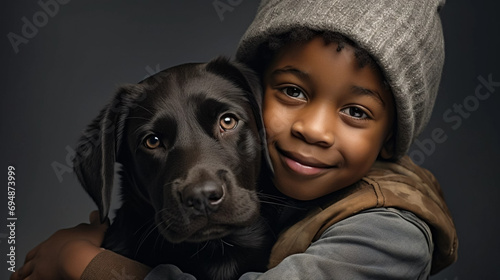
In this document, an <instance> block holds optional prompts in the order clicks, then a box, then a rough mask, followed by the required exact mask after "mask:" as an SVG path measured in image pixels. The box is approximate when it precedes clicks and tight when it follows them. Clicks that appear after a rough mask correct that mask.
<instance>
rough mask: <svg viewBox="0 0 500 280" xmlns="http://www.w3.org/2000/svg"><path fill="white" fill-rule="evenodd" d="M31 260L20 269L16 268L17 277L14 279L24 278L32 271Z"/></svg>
mask: <svg viewBox="0 0 500 280" xmlns="http://www.w3.org/2000/svg"><path fill="white" fill-rule="evenodd" d="M33 266H34V264H33V262H30V261H29V262H26V263H25V264H24V265H23V266H22V267H21V268H20V269H18V270H17V277H18V278H15V279H26V278H27V277H28V276H30V275H31V273H33Z"/></svg>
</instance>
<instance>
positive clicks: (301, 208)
mask: <svg viewBox="0 0 500 280" xmlns="http://www.w3.org/2000/svg"><path fill="white" fill-rule="evenodd" d="M260 203H262V204H269V205H276V206H283V207H286V208H291V209H296V210H306V208H303V207H297V206H293V205H290V204H286V203H278V202H272V201H264V200H261V201H260Z"/></svg>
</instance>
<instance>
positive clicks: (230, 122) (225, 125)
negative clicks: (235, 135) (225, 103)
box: [219, 114, 238, 132]
mask: <svg viewBox="0 0 500 280" xmlns="http://www.w3.org/2000/svg"><path fill="white" fill-rule="evenodd" d="M219 126H220V129H221V132H224V131H228V130H233V129H235V128H236V127H237V126H238V119H236V117H235V116H233V115H230V114H225V115H222V117H221V118H220V121H219Z"/></svg>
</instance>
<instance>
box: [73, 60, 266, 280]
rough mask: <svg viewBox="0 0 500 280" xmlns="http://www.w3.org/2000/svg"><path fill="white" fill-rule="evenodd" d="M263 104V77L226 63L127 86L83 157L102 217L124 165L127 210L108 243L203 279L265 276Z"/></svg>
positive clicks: (80, 169)
mask: <svg viewBox="0 0 500 280" xmlns="http://www.w3.org/2000/svg"><path fill="white" fill-rule="evenodd" d="M261 98H262V95H261V90H260V86H259V83H258V80H257V78H256V77H255V76H254V75H253V74H252V73H251V72H250V71H249V70H247V69H246V68H244V67H243V66H241V65H239V64H237V63H235V62H230V61H228V60H226V59H223V58H218V59H215V60H213V61H211V62H209V63H206V64H184V65H180V66H176V67H173V68H170V69H167V70H164V71H162V72H160V73H158V74H156V75H154V76H152V77H149V78H147V79H145V80H144V81H142V82H141V83H139V84H136V85H128V86H125V87H123V88H121V89H120V90H119V91H118V93H117V94H116V96H115V97H114V99H113V100H112V102H111V103H110V104H109V105H108V106H106V107H105V108H104V109H103V110H102V111H101V113H100V114H99V116H98V117H97V118H96V119H95V120H94V121H93V122H92V123H91V124H90V126H89V127H88V128H87V130H86V131H85V133H84V135H83V137H82V138H81V140H80V143H79V146H78V148H77V157H76V158H75V171H76V173H77V176H78V178H79V180H80V182H81V183H82V185H83V186H84V188H85V189H86V190H87V192H88V193H89V194H90V196H91V197H92V198H93V200H94V201H95V202H96V204H97V205H98V208H99V211H100V214H101V219H105V218H106V217H107V215H108V211H109V205H110V199H111V188H112V185H113V176H114V165H115V162H118V163H120V164H121V172H120V174H121V178H122V182H121V192H122V202H123V204H122V206H121V208H120V209H118V211H117V212H116V217H115V219H114V221H113V223H112V224H111V226H110V228H109V229H108V232H107V234H106V237H105V240H104V245H103V246H105V247H107V248H108V249H110V250H113V251H115V252H118V253H120V254H122V255H124V256H126V257H129V258H132V259H135V260H138V261H140V262H142V263H144V264H147V265H150V266H155V265H157V264H161V263H169V264H174V265H177V266H178V267H180V268H181V270H183V271H184V272H188V273H191V274H193V275H195V276H196V277H197V278H198V279H235V278H237V277H238V276H239V275H240V274H242V273H243V272H245V271H262V270H264V269H265V265H266V264H267V260H268V253H269V245H270V244H269V242H268V241H267V240H266V237H265V236H266V230H267V229H266V225H265V223H264V222H263V221H262V218H261V216H260V214H259V199H258V197H257V190H256V186H257V184H258V180H259V176H260V174H262V173H261V172H260V162H261V159H262V156H263V155H266V153H265V151H264V148H263V147H264V146H265V145H263V143H262V141H263V140H262V139H264V138H263V135H260V133H262V132H263V125H262V120H261V115H260V104H261Z"/></svg>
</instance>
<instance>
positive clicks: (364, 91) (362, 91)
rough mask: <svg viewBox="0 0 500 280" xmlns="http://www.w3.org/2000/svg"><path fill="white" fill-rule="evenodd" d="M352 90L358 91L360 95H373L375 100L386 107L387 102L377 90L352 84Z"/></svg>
mask: <svg viewBox="0 0 500 280" xmlns="http://www.w3.org/2000/svg"><path fill="white" fill-rule="evenodd" d="M352 92H353V93H356V94H359V95H368V96H371V97H373V98H374V99H375V100H377V101H378V102H379V103H380V104H382V106H383V107H385V102H384V100H383V99H382V96H381V95H380V93H379V92H378V91H376V90H371V89H367V88H364V87H359V86H352Z"/></svg>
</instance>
